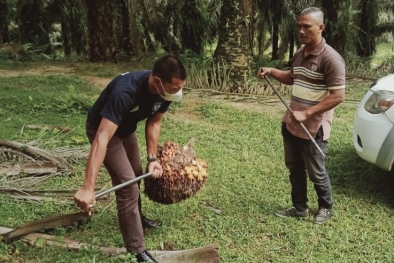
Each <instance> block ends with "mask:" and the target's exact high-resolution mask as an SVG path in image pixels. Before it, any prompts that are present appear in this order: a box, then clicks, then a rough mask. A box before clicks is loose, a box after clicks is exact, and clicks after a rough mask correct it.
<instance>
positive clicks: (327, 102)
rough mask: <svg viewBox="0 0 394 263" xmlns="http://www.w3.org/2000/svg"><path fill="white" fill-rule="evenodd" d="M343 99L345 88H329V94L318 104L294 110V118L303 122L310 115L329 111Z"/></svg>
mask: <svg viewBox="0 0 394 263" xmlns="http://www.w3.org/2000/svg"><path fill="white" fill-rule="evenodd" d="M344 100H345V89H335V90H330V94H329V95H328V96H327V97H325V98H324V99H323V100H322V101H320V102H319V103H318V104H316V105H314V106H313V107H310V108H309V109H307V110H305V111H294V114H293V116H294V118H295V119H296V120H297V121H298V122H303V121H305V120H306V119H308V118H309V117H310V116H312V115H315V114H319V113H322V112H326V111H329V110H331V109H333V108H335V107H336V106H337V105H338V104H340V103H341V102H343V101H344Z"/></svg>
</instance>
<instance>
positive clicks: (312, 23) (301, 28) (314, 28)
mask: <svg viewBox="0 0 394 263" xmlns="http://www.w3.org/2000/svg"><path fill="white" fill-rule="evenodd" d="M323 29H324V24H319V23H318V22H317V21H316V19H315V18H314V14H313V13H310V14H307V15H302V16H300V18H299V19H298V23H297V30H298V34H299V36H300V41H301V43H302V44H305V45H306V46H308V45H316V44H319V43H320V41H321V32H322V31H323Z"/></svg>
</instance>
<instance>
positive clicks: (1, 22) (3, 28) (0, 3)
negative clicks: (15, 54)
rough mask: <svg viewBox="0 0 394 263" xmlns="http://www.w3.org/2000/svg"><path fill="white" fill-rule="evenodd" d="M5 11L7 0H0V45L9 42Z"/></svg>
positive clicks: (6, 10)
mask: <svg viewBox="0 0 394 263" xmlns="http://www.w3.org/2000/svg"><path fill="white" fill-rule="evenodd" d="M7 13H8V5H7V0H0V45H1V44H3V43H6V42H9V38H8V21H7Z"/></svg>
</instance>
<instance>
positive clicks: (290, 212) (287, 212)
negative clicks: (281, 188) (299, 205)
mask: <svg viewBox="0 0 394 263" xmlns="http://www.w3.org/2000/svg"><path fill="white" fill-rule="evenodd" d="M275 215H276V216H279V217H308V216H309V212H308V208H307V209H305V210H303V211H298V210H297V209H296V208H295V207H294V206H292V207H290V208H287V209H283V210H278V211H276V212H275Z"/></svg>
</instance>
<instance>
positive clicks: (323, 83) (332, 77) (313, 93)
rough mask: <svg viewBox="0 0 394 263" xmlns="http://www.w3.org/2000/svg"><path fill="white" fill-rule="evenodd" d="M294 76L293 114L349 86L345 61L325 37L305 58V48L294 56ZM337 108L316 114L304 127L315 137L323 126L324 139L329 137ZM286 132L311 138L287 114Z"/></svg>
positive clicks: (291, 103) (291, 106) (292, 71)
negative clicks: (336, 90) (327, 42)
mask: <svg viewBox="0 0 394 263" xmlns="http://www.w3.org/2000/svg"><path fill="white" fill-rule="evenodd" d="M291 74H292V77H293V80H294V83H293V90H292V94H291V101H290V108H291V109H292V110H293V111H303V110H306V109H308V108H310V107H312V106H314V105H316V104H318V103H319V102H320V101H322V100H323V99H324V98H326V97H327V96H328V95H329V94H330V90H335V89H344V88H345V84H346V78H345V62H344V60H343V58H342V57H341V56H340V55H339V54H338V52H336V51H335V50H334V49H333V48H332V47H331V46H329V45H328V44H326V41H325V39H324V38H323V39H322V41H321V43H320V44H319V45H318V46H317V47H316V48H315V49H314V50H313V51H312V52H311V53H310V54H308V55H307V56H306V57H305V56H304V46H302V47H301V48H300V49H299V50H297V52H296V53H295V55H294V57H293V60H292V67H291ZM333 113H334V109H332V110H329V111H326V112H324V113H320V114H315V115H313V116H311V117H310V118H308V119H307V120H306V121H305V122H303V124H304V125H305V127H306V128H307V129H308V131H309V132H310V134H311V135H312V137H315V136H316V133H317V130H318V129H319V128H320V127H323V139H324V140H327V139H328V138H329V137H330V132H331V126H332V120H333ZM283 121H284V122H285V123H286V124H287V125H286V127H287V129H288V130H289V131H290V132H291V133H292V134H293V135H294V136H297V137H299V138H304V139H309V137H308V135H307V134H306V133H305V131H304V130H303V129H302V127H301V125H300V124H299V123H298V122H295V121H293V119H292V118H291V114H290V113H289V112H288V111H287V112H286V113H285V115H284V117H283Z"/></svg>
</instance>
